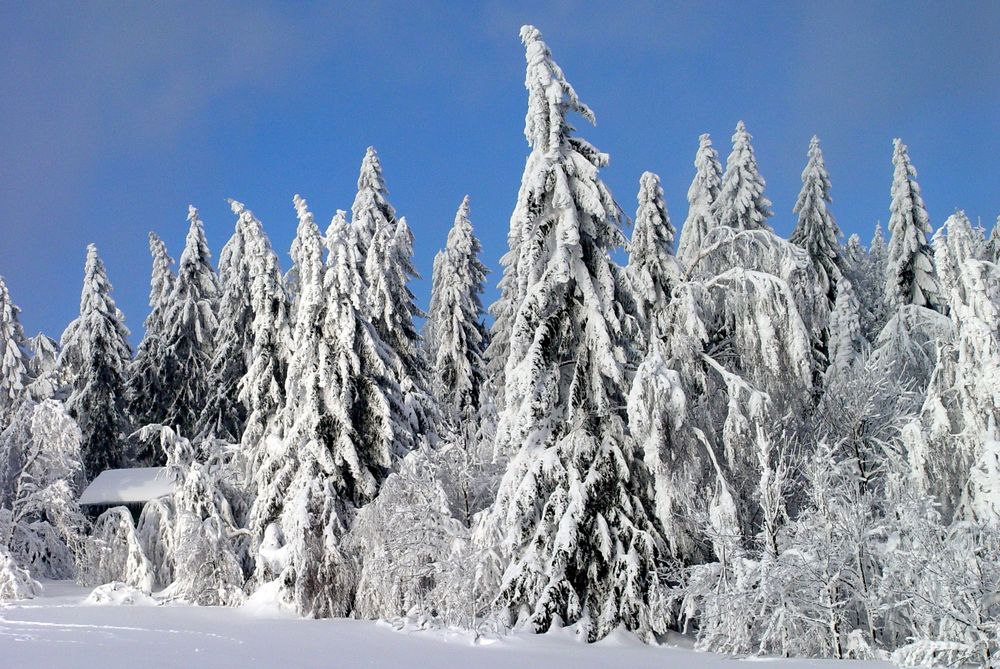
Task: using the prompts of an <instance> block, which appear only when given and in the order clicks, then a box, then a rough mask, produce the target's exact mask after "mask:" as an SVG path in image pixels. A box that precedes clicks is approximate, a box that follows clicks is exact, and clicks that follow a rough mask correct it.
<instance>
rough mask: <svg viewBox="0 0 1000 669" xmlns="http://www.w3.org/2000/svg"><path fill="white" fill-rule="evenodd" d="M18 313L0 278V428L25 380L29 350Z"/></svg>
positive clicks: (15, 406)
mask: <svg viewBox="0 0 1000 669" xmlns="http://www.w3.org/2000/svg"><path fill="white" fill-rule="evenodd" d="M20 313H21V310H20V309H18V308H17V306H16V305H15V304H14V303H13V302H12V301H11V299H10V292H9V291H8V290H7V284H6V283H5V282H4V280H3V277H0V430H2V429H3V428H4V427H6V426H7V424H8V423H9V422H10V420H11V417H12V416H13V413H14V411H15V410H16V409H17V405H18V403H20V401H21V399H22V398H23V396H24V387H25V384H26V383H27V381H28V359H29V356H30V353H29V351H28V347H27V342H26V341H25V339H24V329H23V328H22V327H21V321H20V318H19V314H20Z"/></svg>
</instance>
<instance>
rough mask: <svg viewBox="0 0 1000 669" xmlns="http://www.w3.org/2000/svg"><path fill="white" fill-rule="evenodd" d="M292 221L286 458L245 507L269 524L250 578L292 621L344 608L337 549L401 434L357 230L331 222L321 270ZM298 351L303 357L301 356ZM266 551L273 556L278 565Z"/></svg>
mask: <svg viewBox="0 0 1000 669" xmlns="http://www.w3.org/2000/svg"><path fill="white" fill-rule="evenodd" d="M300 212H301V220H302V223H301V224H300V229H301V233H302V234H301V237H300V239H297V240H296V244H297V245H298V248H296V251H297V254H296V255H298V256H299V258H298V260H299V267H300V269H301V270H302V272H301V273H300V279H301V284H300V285H301V287H302V290H303V300H302V302H301V303H300V305H299V312H298V318H299V319H308V320H299V321H297V323H296V339H297V342H296V343H297V347H296V352H295V354H293V357H292V361H291V364H290V367H289V375H288V393H287V397H288V398H289V401H288V402H287V403H286V405H285V409H284V412H283V416H282V419H283V429H284V433H283V435H282V436H283V441H284V442H285V443H286V444H288V445H289V446H288V447H287V448H288V450H289V453H293V454H294V456H293V457H287V456H286V459H285V462H284V463H283V464H282V465H281V466H280V467H279V470H278V471H279V476H277V477H275V479H274V480H273V481H272V483H271V484H270V485H269V486H268V487H267V488H266V489H265V490H264V491H263V493H262V495H261V497H259V498H258V504H257V505H255V514H256V521H257V523H261V522H265V521H267V520H268V519H267V516H268V515H270V516H271V518H273V519H274V521H277V522H276V523H274V524H270V523H269V525H270V528H271V529H267V526H265V532H264V542H263V543H262V544H261V549H260V557H259V559H258V570H259V571H261V572H263V573H264V574H265V575H272V576H276V577H277V578H278V579H279V580H278V583H279V588H280V595H281V597H282V598H283V599H284V600H285V601H287V602H288V603H290V604H292V605H293V606H294V607H295V608H296V609H297V610H298V611H299V612H300V613H302V614H304V615H310V616H315V617H326V616H333V615H346V614H347V613H348V611H349V610H350V602H351V587H350V577H349V571H348V565H347V564H346V559H345V556H344V554H343V552H342V550H341V548H340V545H339V544H340V540H341V539H342V537H343V535H344V533H345V532H346V530H347V528H348V527H349V526H350V522H351V519H352V517H353V514H354V511H355V509H356V508H358V507H360V506H362V505H364V504H366V503H367V502H370V501H371V500H372V499H374V497H375V495H376V494H377V492H378V489H379V487H380V485H381V483H382V481H383V480H384V479H385V477H386V475H387V474H388V472H389V469H390V467H391V466H392V463H393V461H394V458H395V457H396V456H397V455H400V454H401V453H400V450H401V449H400V446H399V440H401V439H403V438H405V437H408V436H409V435H405V434H404V433H405V431H406V430H408V429H409V426H406V425H403V424H400V423H399V422H398V420H397V419H398V417H399V416H400V415H401V409H402V401H401V392H400V390H399V386H398V385H397V384H396V383H395V382H394V376H393V373H394V370H395V369H396V367H397V366H398V364H399V363H398V360H395V359H394V356H393V353H392V351H391V350H390V349H389V348H388V347H387V346H386V345H385V344H384V343H383V342H382V341H381V340H380V338H379V336H378V333H377V331H376V329H375V327H374V326H373V325H372V324H371V323H370V322H369V321H368V319H367V317H366V313H365V296H364V290H365V284H364V281H363V279H362V273H361V266H360V258H359V257H358V250H357V240H356V239H354V238H353V237H354V234H357V229H356V228H354V227H353V226H348V225H346V223H344V222H343V221H341V223H340V224H339V225H337V226H336V227H335V228H334V229H333V230H331V238H330V239H328V241H327V243H328V246H329V248H330V257H329V261H328V263H327V265H326V269H325V272H324V271H322V269H323V268H322V266H321V265H320V262H321V261H320V258H321V252H322V247H321V241H320V238H319V230H318V229H317V228H316V226H315V223H313V222H312V220H311V216H309V215H308V214H307V212H305V211H304V203H303V206H302V208H301V209H300ZM299 242H302V243H301V244H300V243H299ZM306 245H308V246H306ZM303 247H305V248H303ZM318 278H321V279H322V282H323V283H322V284H321V285H320V284H318V282H317V281H316V280H317V279H318ZM319 315H322V320H321V321H320V320H319V319H318V318H317V317H318V316H319ZM317 326H318V327H317ZM303 351H307V352H309V353H312V354H313V356H311V357H310V358H303V357H302V353H303ZM279 488H284V491H279ZM262 500H264V501H263V503H261V501H262ZM274 521H271V522H274ZM275 543H277V544H279V545H280V546H281V547H283V548H282V552H281V557H280V558H277V559H275V558H273V557H272V556H273V555H274V552H273V549H274V544H275ZM265 577H266V576H265Z"/></svg>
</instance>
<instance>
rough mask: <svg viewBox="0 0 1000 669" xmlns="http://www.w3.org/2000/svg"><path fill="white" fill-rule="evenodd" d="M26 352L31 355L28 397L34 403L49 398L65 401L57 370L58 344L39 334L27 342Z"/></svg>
mask: <svg viewBox="0 0 1000 669" xmlns="http://www.w3.org/2000/svg"><path fill="white" fill-rule="evenodd" d="M28 351H29V352H30V353H31V360H29V361H28V376H29V378H30V381H29V383H28V387H27V388H26V391H27V394H28V397H29V398H30V399H31V400H33V401H35V402H41V401H42V400H46V399H50V398H55V399H58V400H63V399H65V395H66V391H67V389H66V388H65V386H64V384H63V382H62V370H61V369H60V368H59V344H58V342H56V340H54V339H53V338H52V337H49V336H48V335H46V334H45V333H43V332H39V333H38V334H36V335H35V336H34V337H32V338H31V339H29V340H28Z"/></svg>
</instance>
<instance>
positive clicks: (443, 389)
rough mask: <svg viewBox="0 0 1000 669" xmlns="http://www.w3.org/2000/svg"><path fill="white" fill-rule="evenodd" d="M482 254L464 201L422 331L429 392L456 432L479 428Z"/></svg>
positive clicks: (440, 258) (441, 257) (438, 262)
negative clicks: (474, 425) (466, 427)
mask: <svg viewBox="0 0 1000 669" xmlns="http://www.w3.org/2000/svg"><path fill="white" fill-rule="evenodd" d="M481 251H482V245H481V244H480V243H479V240H478V239H477V238H476V236H475V234H473V231H472V223H471V222H470V221H469V197H468V196H465V199H463V200H462V204H461V205H460V206H459V208H458V212H457V213H456V214H455V222H454V224H453V225H452V228H451V230H450V231H449V232H448V242H447V244H446V246H445V248H444V249H443V250H441V251H440V252H438V254H437V256H436V257H435V258H434V271H433V275H432V280H431V303H430V309H429V310H428V313H427V322H426V324H425V325H424V331H423V340H424V341H423V343H424V347H425V350H426V351H427V360H428V362H429V365H430V374H431V381H430V391H431V393H432V394H433V395H434V397H436V398H437V400H438V404H439V406H440V408H441V413H442V415H443V416H444V417H445V418H446V419H447V420H448V421H449V422H450V423H451V427H452V428H453V429H454V428H457V427H459V426H461V425H469V424H473V423H475V420H476V415H477V413H478V411H479V406H480V405H479V399H480V398H479V395H480V390H481V388H482V385H483V380H484V377H485V373H486V369H485V361H484V358H483V351H484V348H485V338H486V334H485V332H484V327H483V323H482V318H483V315H484V314H483V304H482V300H481V295H482V294H483V282H484V281H485V280H486V273H487V271H488V270H487V269H486V266H485V265H484V264H483V263H482V261H481V260H480V259H479V254H480V252H481Z"/></svg>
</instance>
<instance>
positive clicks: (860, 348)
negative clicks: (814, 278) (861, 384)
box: [826, 277, 869, 383]
mask: <svg viewBox="0 0 1000 669" xmlns="http://www.w3.org/2000/svg"><path fill="white" fill-rule="evenodd" d="M860 310H861V307H860V305H859V304H858V300H857V298H856V297H855V296H854V286H852V285H851V282H850V280H849V279H847V278H845V277H842V278H841V281H840V282H838V284H837V300H836V301H835V302H834V304H833V311H832V312H831V313H830V325H829V326H828V328H827V330H828V332H829V343H828V344H827V356H828V358H829V361H830V366H829V367H827V369H826V381H827V383H829V382H830V380H831V379H832V378H833V376H835V375H838V374H847V373H849V372H850V369H851V368H852V367H853V366H854V365H856V364H858V363H859V362H860V361H861V360H862V358H863V357H864V355H865V354H866V353H867V352H868V346H869V343H868V340H866V339H865V336H864V334H863V333H862V330H861V317H860Z"/></svg>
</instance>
